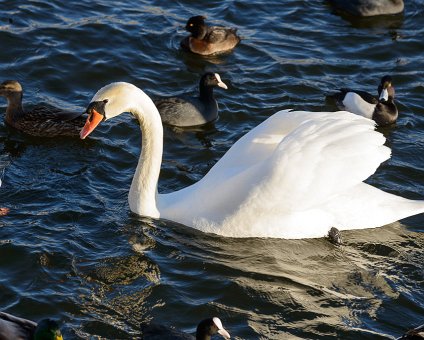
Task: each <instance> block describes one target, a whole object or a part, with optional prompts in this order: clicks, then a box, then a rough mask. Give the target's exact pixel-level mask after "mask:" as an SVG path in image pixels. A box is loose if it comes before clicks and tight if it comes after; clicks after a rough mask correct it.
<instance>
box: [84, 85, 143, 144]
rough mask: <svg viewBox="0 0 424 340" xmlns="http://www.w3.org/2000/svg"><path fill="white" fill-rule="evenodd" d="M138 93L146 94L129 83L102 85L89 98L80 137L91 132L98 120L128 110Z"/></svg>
mask: <svg viewBox="0 0 424 340" xmlns="http://www.w3.org/2000/svg"><path fill="white" fill-rule="evenodd" d="M140 95H144V96H146V95H145V94H144V92H143V91H141V90H140V89H139V88H137V87H136V86H134V85H132V84H130V83H124V82H120V83H112V84H109V85H106V86H104V87H102V88H101V89H100V90H99V91H97V93H96V94H95V95H94V97H93V99H91V102H90V104H89V105H88V107H87V109H86V111H85V112H86V113H87V114H88V118H87V121H86V123H85V125H84V127H83V128H82V130H81V132H80V137H81V139H84V138H86V137H87V136H88V135H89V134H90V133H91V132H93V131H94V129H95V128H96V127H97V126H98V125H99V124H100V122H102V121H104V120H108V119H111V118H113V117H116V116H118V115H120V114H121V113H123V112H127V111H130V110H131V106H132V105H133V104H134V102H135V100H137V98H139V97H140Z"/></svg>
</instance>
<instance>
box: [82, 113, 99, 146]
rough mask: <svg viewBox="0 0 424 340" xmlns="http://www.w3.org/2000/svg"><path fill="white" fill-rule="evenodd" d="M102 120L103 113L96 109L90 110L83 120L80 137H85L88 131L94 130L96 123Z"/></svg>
mask: <svg viewBox="0 0 424 340" xmlns="http://www.w3.org/2000/svg"><path fill="white" fill-rule="evenodd" d="M102 120H103V115H101V114H100V113H98V112H97V111H96V110H94V109H93V110H91V113H90V114H89V115H88V118H87V121H86V122H85V125H84V127H83V128H82V130H81V131H80V138H81V139H85V137H87V136H88V135H89V134H90V133H92V132H93V131H94V129H95V128H96V127H97V125H99V124H100V122H101V121H102Z"/></svg>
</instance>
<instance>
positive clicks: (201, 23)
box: [185, 15, 206, 37]
mask: <svg viewBox="0 0 424 340" xmlns="http://www.w3.org/2000/svg"><path fill="white" fill-rule="evenodd" d="M205 19H206V17H204V16H203V15H196V16H194V17H191V18H190V19H188V21H187V24H186V26H185V29H186V30H187V31H188V32H190V33H191V34H192V35H193V36H194V37H198V36H199V35H201V34H203V33H204V31H205V27H206V24H205Z"/></svg>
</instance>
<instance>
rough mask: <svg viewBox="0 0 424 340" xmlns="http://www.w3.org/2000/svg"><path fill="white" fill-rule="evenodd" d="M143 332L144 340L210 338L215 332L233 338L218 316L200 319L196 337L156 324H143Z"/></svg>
mask: <svg viewBox="0 0 424 340" xmlns="http://www.w3.org/2000/svg"><path fill="white" fill-rule="evenodd" d="M142 332H143V337H142V339H143V340H166V339H168V340H170V339H172V340H210V339H211V337H212V336H213V335H214V334H219V335H221V336H222V337H223V338H224V339H230V338H231V337H230V334H229V333H228V332H227V331H226V330H225V329H224V327H223V326H222V322H221V320H220V319H219V318H217V317H214V318H209V319H205V320H202V321H200V323H199V324H198V325H197V329H196V337H194V336H192V335H191V334H187V333H183V332H180V331H178V330H176V329H174V328H170V327H166V326H162V325H154V324H152V325H149V326H143V327H142Z"/></svg>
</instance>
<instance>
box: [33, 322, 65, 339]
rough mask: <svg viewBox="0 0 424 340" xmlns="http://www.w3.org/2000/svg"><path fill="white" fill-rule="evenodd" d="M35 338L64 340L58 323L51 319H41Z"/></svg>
mask: <svg viewBox="0 0 424 340" xmlns="http://www.w3.org/2000/svg"><path fill="white" fill-rule="evenodd" d="M34 340H63V337H62V333H61V331H60V328H59V325H58V323H57V322H56V321H54V320H51V319H43V320H41V321H40V322H39V323H38V325H37V328H36V329H35V332H34Z"/></svg>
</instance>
